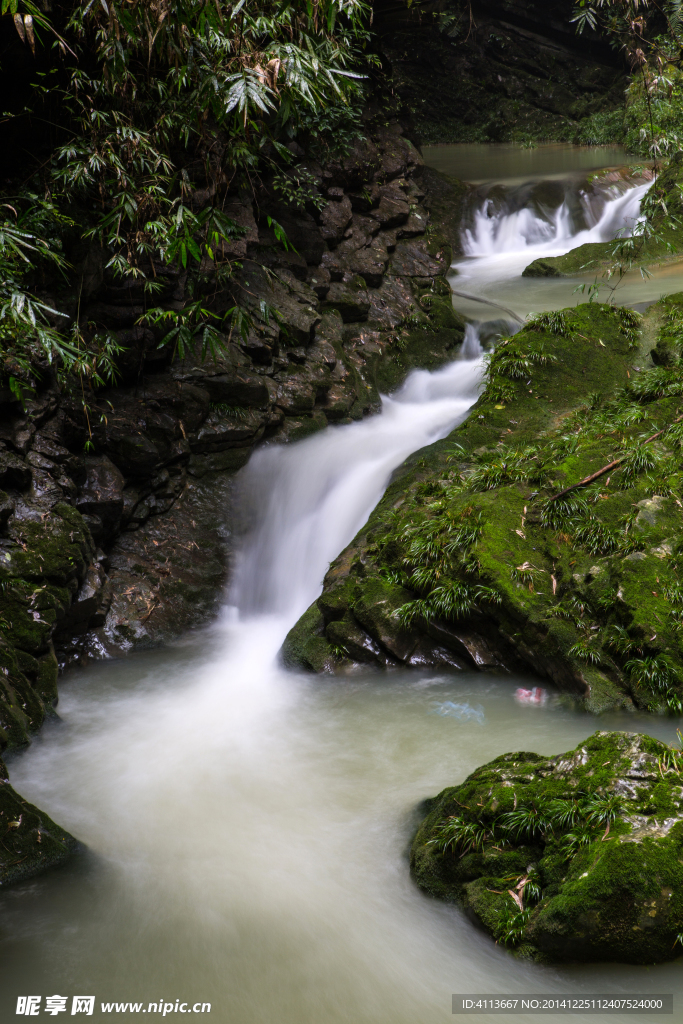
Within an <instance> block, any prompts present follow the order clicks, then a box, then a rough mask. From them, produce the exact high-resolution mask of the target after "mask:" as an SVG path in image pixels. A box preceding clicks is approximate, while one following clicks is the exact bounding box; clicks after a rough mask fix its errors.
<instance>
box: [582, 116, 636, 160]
mask: <svg viewBox="0 0 683 1024" xmlns="http://www.w3.org/2000/svg"><path fill="white" fill-rule="evenodd" d="M624 130H625V128H624V111H623V110H621V109H620V110H605V111H600V112H599V113H597V114H591V115H590V116H589V117H584V118H582V120H581V121H579V125H578V128H577V130H576V134H575V135H574V138H573V140H572V141H573V142H574V143H575V144H576V145H577V146H608V145H610V144H611V145H615V144H619V143H622V142H623V141H624ZM631 152H633V150H632V151H631Z"/></svg>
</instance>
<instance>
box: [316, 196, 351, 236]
mask: <svg viewBox="0 0 683 1024" xmlns="http://www.w3.org/2000/svg"><path fill="white" fill-rule="evenodd" d="M335 191H336V192H339V193H341V195H338V196H335V197H334V199H333V201H332V202H329V203H328V204H327V206H324V207H323V208H322V210H321V211H320V233H321V235H322V237H323V238H324V239H325V241H326V242H327V243H328V244H329V245H330V246H332V247H334V246H335V245H338V244H339V242H341V240H342V238H343V237H344V232H345V231H346V229H347V227H348V226H349V224H350V223H351V216H352V210H351V200H350V199H349V197H348V196H345V195H344V194H343V192H342V190H341V189H335ZM328 194H329V193H328Z"/></svg>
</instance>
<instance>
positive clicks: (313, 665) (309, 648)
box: [282, 605, 334, 672]
mask: <svg viewBox="0 0 683 1024" xmlns="http://www.w3.org/2000/svg"><path fill="white" fill-rule="evenodd" d="M324 626H325V622H324V620H323V617H322V615H321V613H320V611H319V610H318V608H317V607H316V606H315V605H312V606H311V607H310V608H309V609H308V611H307V612H305V613H304V615H302V617H301V618H300V619H299V621H298V622H297V624H296V626H295V627H294V629H292V630H290V632H289V633H288V635H287V639H286V641H285V643H284V646H283V648H282V660H283V663H284V665H285V666H286V667H287V668H305V669H308V670H309V671H312V672H324V671H326V669H327V667H328V665H330V664H332V663H333V661H334V653H333V650H332V645H331V644H330V642H329V641H328V640H327V639H326V637H325V636H324V633H323V630H324Z"/></svg>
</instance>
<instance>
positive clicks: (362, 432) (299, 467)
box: [230, 327, 482, 624]
mask: <svg viewBox="0 0 683 1024" xmlns="http://www.w3.org/2000/svg"><path fill="white" fill-rule="evenodd" d="M462 355H463V358H461V359H460V360H458V361H456V362H454V363H451V364H450V365H449V366H447V367H445V368H444V369H443V370H439V371H437V372H436V373H427V372H426V371H424V370H419V371H417V372H415V373H412V374H411V375H410V377H409V378H408V380H407V381H406V383H405V384H404V386H403V387H402V388H401V389H400V391H398V392H397V393H396V394H395V395H394V396H393V397H391V398H384V400H383V403H382V414H381V416H375V417H373V418H371V419H368V420H365V421H363V422H361V423H357V424H351V425H349V426H345V427H337V428H333V429H331V430H327V431H325V433H324V434H320V435H318V436H317V437H312V438H310V439H309V440H307V441H305V442H302V443H301V444H298V445H295V446H293V447H291V448H282V447H279V446H278V447H270V448H264V449H262V450H261V451H260V452H257V453H256V454H255V455H254V456H253V457H252V459H251V462H250V464H249V466H248V468H247V470H246V472H245V473H244V476H243V481H242V483H243V488H242V490H243V494H242V518H243V519H246V520H248V521H249V522H251V523H253V524H254V526H253V528H252V529H251V530H250V531H249V534H248V537H247V539H246V541H245V543H244V546H243V548H242V550H241V552H240V554H239V555H238V558H237V563H236V568H235V574H234V582H233V585H232V588H231V594H230V601H231V604H232V605H234V606H235V608H236V609H237V610H238V612H239V613H240V614H241V615H242V616H243V617H244V616H253V615H256V614H264V613H271V614H275V615H281V616H284V621H285V622H287V623H289V624H291V623H293V622H295V621H296V619H297V618H298V617H299V615H300V614H301V613H302V612H304V611H305V610H306V608H307V607H308V605H309V604H310V603H311V601H312V600H313V599H314V598H315V596H316V594H317V592H318V591H319V589H320V585H321V581H322V578H323V576H324V574H325V570H326V568H327V566H328V564H329V562H330V561H331V560H332V559H333V558H334V557H335V556H336V555H337V554H339V552H340V551H342V550H343V548H344V547H345V545H346V544H348V542H349V541H350V540H351V538H352V537H353V536H354V534H355V533H356V531H357V530H358V529H359V528H360V526H362V524H363V523H364V522H365V520H366V519H367V517H368V515H369V514H370V512H371V511H372V509H373V508H374V507H375V505H376V504H377V502H378V501H379V499H380V497H381V495H382V492H383V490H384V488H385V487H386V484H387V482H388V480H389V476H390V474H391V472H392V470H393V469H394V468H395V467H396V466H397V465H399V464H400V463H401V462H403V460H404V459H405V458H406V457H407V456H408V455H410V453H411V452H413V451H415V450H416V449H417V448H422V447H423V446H424V445H427V444H430V443H431V442H432V441H435V440H437V438H439V437H442V436H444V434H446V433H448V432H449V431H450V430H451V429H452V428H453V426H455V424H456V423H457V422H458V421H459V420H462V419H464V417H465V415H466V413H467V410H468V409H469V407H470V405H471V404H472V402H473V401H474V399H475V398H476V394H477V387H478V384H479V382H480V380H481V374H482V361H481V347H480V345H479V340H478V335H477V332H476V330H474V329H473V328H472V327H470V328H469V331H468V334H467V338H466V340H465V344H464V346H463V353H462Z"/></svg>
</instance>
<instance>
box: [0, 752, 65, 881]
mask: <svg viewBox="0 0 683 1024" xmlns="http://www.w3.org/2000/svg"><path fill="white" fill-rule="evenodd" d="M0 833H1V838H0V886H7V885H13V884H14V883H15V882H20V881H21V880H22V879H24V878H30V877H31V876H32V875H37V874H39V873H40V872H41V871H44V870H45V869H46V868H49V867H54V865H56V864H61V863H62V861H65V860H66V859H67V858H68V857H70V856H71V854H72V853H74V852H75V851H76V850H77V849H78V848H79V845H80V844H79V843H78V841H77V840H76V839H74V837H73V836H72V835H69V833H68V832H67V831H66V830H65V829H63V828H60V826H59V825H57V824H55V822H54V821H52V819H51V818H48V816H47V814H45V813H44V811H39V810H38V808H37V807H34V806H33V804H30V803H28V801H27V800H22V798H21V797H20V796H19V794H18V793H15V791H14V790H13V789H12V787H11V786H10V784H9V781H8V778H7V769H6V768H5V765H4V764H3V762H2V761H0Z"/></svg>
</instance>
